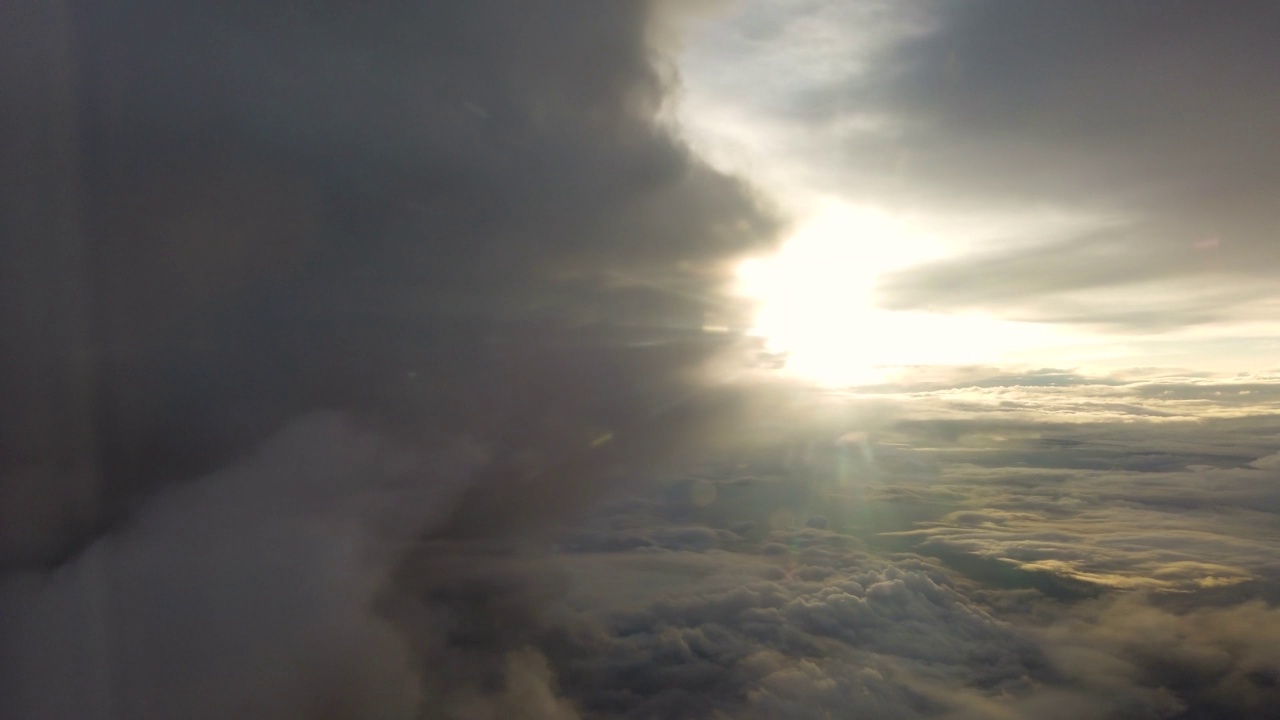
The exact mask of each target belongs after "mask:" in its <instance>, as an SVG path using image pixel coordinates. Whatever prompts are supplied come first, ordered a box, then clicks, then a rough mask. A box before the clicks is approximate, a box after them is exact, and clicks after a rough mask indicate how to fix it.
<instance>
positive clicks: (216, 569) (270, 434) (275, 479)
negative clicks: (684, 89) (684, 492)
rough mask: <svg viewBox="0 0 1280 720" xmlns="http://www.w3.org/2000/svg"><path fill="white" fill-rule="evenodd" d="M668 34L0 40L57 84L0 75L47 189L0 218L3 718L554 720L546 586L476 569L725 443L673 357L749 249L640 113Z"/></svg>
mask: <svg viewBox="0 0 1280 720" xmlns="http://www.w3.org/2000/svg"><path fill="white" fill-rule="evenodd" d="M679 12H683V11H679ZM679 12H677V11H676V9H674V8H673V7H671V6H668V5H666V4H663V3H649V2H641V3H634V2H603V3H601V2H576V1H562V0H547V1H546V2H536V3H521V4H518V5H515V6H512V5H510V4H504V3H490V2H481V3H474V2H444V3H425V4H424V3H418V2H399V1H397V0H391V1H390V2H379V3H375V4H373V5H370V6H367V7H366V6H362V7H360V8H352V7H347V6H346V5H345V4H342V3H332V2H321V3H295V2H286V3H272V4H270V5H261V6H258V5H244V4H227V3H218V2H195V3H184V4H181V5H173V4H169V3H159V2H149V1H145V0H144V1H143V2H107V3H73V4H72V5H71V7H70V8H69V12H68V13H67V14H63V15H59V14H58V13H57V12H54V11H53V10H50V11H49V12H48V14H47V16H41V17H39V18H37V20H35V21H30V22H27V20H25V19H24V22H23V24H21V25H16V26H13V27H14V28H16V30H13V31H12V32H13V33H15V34H21V32H20V31H26V30H30V31H31V32H32V33H34V35H32V36H31V37H27V36H26V35H24V36H23V37H22V38H21V39H20V40H19V39H18V38H16V35H15V38H13V40H14V43H8V42H6V43H5V45H6V46H7V47H8V46H13V47H16V48H23V49H25V50H24V51H23V52H27V51H29V52H30V54H31V55H32V57H36V58H46V59H49V60H50V61H51V62H57V63H62V65H59V66H58V67H59V69H60V70H63V71H65V72H64V73H63V75H61V76H57V77H46V74H45V72H44V69H43V68H41V67H40V65H41V63H39V62H34V61H32V60H31V57H27V56H26V55H23V53H22V52H18V53H15V57H17V56H21V57H17V59H18V60H20V61H21V62H17V64H16V65H15V67H16V68H18V69H19V70H20V71H21V72H23V73H26V74H25V75H19V76H18V77H17V79H16V80H15V81H14V83H13V87H15V88H18V89H20V90H22V93H23V94H21V95H20V96H18V95H15V98H18V99H20V100H21V101H22V102H23V103H26V104H27V105H30V108H31V112H30V113H29V115H30V117H26V116H24V117H21V118H19V120H21V122H15V123H14V124H13V125H12V126H10V125H6V126H5V133H6V135H5V141H6V148H8V147H10V146H12V147H14V148H21V149H22V152H21V153H17V154H18V155H19V156H20V158H21V160H22V161H23V163H24V164H23V165H22V166H21V167H22V168H23V169H25V170H30V171H31V172H32V173H36V174H35V175H33V176H32V178H33V179H30V183H33V184H35V185H36V186H40V187H45V189H46V190H48V189H49V188H50V187H54V188H55V189H56V192H52V191H50V192H49V193H48V196H47V197H40V198H36V199H35V201H36V202H38V203H44V204H42V205H40V206H39V211H38V212H37V211H30V212H27V213H26V214H25V215H24V214H22V213H10V212H9V209H10V207H11V206H15V205H17V204H18V203H14V202H10V198H9V196H8V192H9V188H8V186H7V185H6V197H5V205H4V208H5V213H6V215H5V220H6V222H7V221H8V218H9V216H10V215H11V214H12V215H13V216H14V217H16V218H18V219H19V220H24V221H27V223H28V224H27V225H23V224H21V223H17V224H16V225H15V226H14V227H13V228H12V229H13V230H14V235H15V237H19V238H25V239H28V241H26V242H23V243H21V244H19V245H17V246H16V249H12V250H10V249H9V248H6V250H7V251H11V252H12V253H13V254H12V255H6V258H7V259H9V260H14V262H11V263H10V262H7V263H5V265H6V283H4V285H5V287H6V293H8V294H7V295H6V297H7V298H9V299H16V301H15V302H6V303H5V317H4V319H3V320H4V322H3V330H4V335H3V337H4V340H5V347H4V350H5V352H4V353H2V354H3V356H4V357H5V362H6V365H5V368H4V373H3V376H4V382H5V393H4V394H6V396H8V395H9V394H10V393H9V392H8V391H9V390H10V389H12V390H13V391H14V393H13V394H14V396H15V397H19V398H20V399H21V400H22V402H20V403H17V404H16V405H14V406H8V405H7V406H6V413H5V418H4V419H5V424H4V427H5V430H6V437H5V442H4V444H3V446H4V449H3V456H0V460H2V461H3V464H2V465H0V478H3V483H4V485H3V489H4V491H5V492H4V494H5V496H6V499H7V500H6V502H5V503H4V513H3V515H4V518H3V522H2V523H0V527H2V528H3V532H2V534H0V537H2V539H3V542H2V543H0V563H2V565H0V570H3V572H4V573H5V575H4V580H3V583H4V585H3V590H2V595H3V596H2V597H0V601H2V602H3V606H4V607H3V612H0V614H2V615H3V616H4V618H5V619H4V636H5V642H3V643H0V645H3V647H4V650H3V660H4V672H3V677H4V681H3V682H4V685H3V687H2V688H0V690H3V696H2V697H0V714H3V715H4V716H5V717H15V718H20V717H52V716H57V717H63V716H66V717H85V718H92V717H102V718H117V717H120V718H123V717H130V718H135V717H136V718H147V717H154V718H172V717H209V718H215V717H217V718H223V717H274V718H282V717H385V718H400V717H403V718H409V717H419V716H421V715H422V714H423V713H424V712H425V713H427V714H429V715H430V716H433V717H434V716H440V717H449V718H489V717H528V718H569V717H573V716H574V715H575V713H576V710H575V709H574V707H573V706H572V704H571V703H568V702H564V701H562V700H561V699H560V695H559V694H558V692H557V690H556V679H555V674H556V673H555V669H554V668H552V667H551V666H550V665H549V664H548V660H547V659H546V657H545V656H544V655H543V654H542V653H541V652H539V651H537V650H536V649H530V648H529V647H528V646H529V641H528V639H529V638H531V637H532V636H533V633H534V632H535V631H536V630H537V628H538V626H539V623H540V622H542V621H541V620H540V617H541V614H540V613H541V608H542V605H544V604H545V603H544V602H542V601H541V600H540V599H539V598H540V597H541V594H540V593H539V592H535V591H536V590H538V589H539V588H542V587H544V584H545V585H546V586H550V585H553V583H552V582H551V581H552V578H549V577H547V578H539V581H538V582H532V581H530V582H525V581H523V580H521V578H522V577H523V576H520V575H518V574H516V573H515V571H514V570H510V569H509V567H524V565H522V564H521V563H520V562H516V561H514V560H513V561H511V562H510V563H506V561H505V560H503V559H502V558H505V557H506V555H504V554H503V553H507V554H508V555H509V554H510V551H511V547H512V546H518V547H521V548H522V551H523V552H525V553H528V554H536V552H537V550H538V548H543V547H544V546H545V544H546V542H549V538H548V537H547V535H548V533H549V532H550V531H551V529H553V528H554V527H555V526H556V525H557V523H560V522H562V521H564V520H566V519H567V518H570V517H572V516H573V515H574V514H575V513H576V512H578V511H580V510H582V509H583V508H584V507H585V506H587V505H588V504H589V503H590V502H591V501H592V500H593V499H595V498H596V496H597V494H598V493H600V492H604V491H608V490H611V489H613V488H615V487H617V486H618V485H626V484H632V483H637V482H640V481H644V480H646V479H647V475H646V474H645V472H644V471H645V470H646V469H651V468H652V467H653V466H657V465H661V464H662V463H667V462H675V461H676V458H678V457H680V456H681V454H682V453H683V452H684V451H686V450H687V448H689V447H691V446H698V447H701V446H707V445H712V446H714V445H716V444H717V443H718V441H720V440H722V439H725V438H726V437H727V438H732V436H733V433H734V432H735V431H734V428H735V427H736V426H737V422H738V421H740V420H744V419H746V418H748V417H750V416H752V414H753V413H754V412H756V410H755V409H754V405H752V402H751V401H750V399H748V398H746V397H745V396H744V394H743V393H741V392H739V389H738V388H736V387H734V386H733V385H732V383H730V382H729V380H730V379H731V378H732V376H733V375H734V374H735V373H738V372H740V371H741V370H742V369H743V365H744V363H743V362H742V360H743V357H744V356H745V355H746V353H747V348H746V347H745V343H744V342H743V341H741V340H740V339H739V338H738V337H737V336H735V335H733V334H732V333H726V334H712V333H707V332H703V329H702V328H703V325H704V324H706V323H711V324H715V325H727V324H734V323H735V322H737V321H738V320H739V319H740V318H739V317H738V314H739V313H740V312H741V308H739V307H737V305H736V304H735V303H733V302H731V301H730V300H728V299H727V297H726V294H725V293H724V290H725V285H726V282H727V281H728V280H729V279H730V277H731V275H730V273H729V272H728V271H729V269H730V267H731V261H732V260H733V259H734V258H735V256H737V255H738V254H740V253H742V252H745V251H746V250H748V249H749V248H752V247H758V246H759V245H760V244H761V243H765V242H768V241H769V239H770V237H771V234H772V232H773V228H774V219H773V217H772V215H771V214H770V213H769V212H768V211H767V209H766V208H763V207H762V204H761V202H760V201H759V199H758V198H757V197H756V196H755V194H754V193H753V191H752V190H751V189H750V188H749V187H748V186H747V185H746V184H745V183H744V182H743V181H742V180H740V179H738V178H735V177H732V176H729V175H726V174H724V173H721V172H719V171H717V170H714V169H712V168H711V167H710V166H709V165H707V164H706V163H704V162H703V161H702V160H701V159H699V158H698V157H697V156H695V155H694V154H693V153H692V152H690V150H689V149H688V148H687V147H686V146H685V145H684V142H683V141H682V140H681V139H680V137H679V136H678V134H677V132H676V128H675V124H674V122H672V120H671V119H670V116H671V114H670V103H671V102H673V100H674V95H675V93H674V90H675V86H676V80H677V78H676V77H675V75H674V72H673V70H672V68H671V66H670V50H671V48H670V47H669V46H668V42H669V41H670V36H671V31H672V30H673V28H674V27H675V25H676V24H677V23H678V22H680V16H679ZM6 17H7V15H6ZM5 26H6V27H7V28H8V27H9V26H8V25H7V24H6V25H5ZM6 37H8V35H6ZM46 45H47V47H46ZM5 58H6V62H7V61H8V59H10V56H9V55H6V56H5ZM7 68H8V66H7V65H6V69H7ZM51 75H57V73H52V74H51ZM26 80H32V82H25V81H26ZM59 82H60V83H61V84H60V85H59V84H58V83H59ZM7 87H8V86H7ZM14 107H15V108H17V109H19V110H21V109H23V108H25V107H26V105H22V104H18V103H15V104H14ZM18 114H21V113H18ZM46 115H47V116H48V117H46ZM50 118H52V120H56V121H57V122H56V123H53V122H52V121H51V122H49V123H45V122H44V121H45V120H48V119H50ZM42 126H47V127H49V128H53V129H54V130H57V131H59V132H61V131H63V130H66V132H65V133H64V135H65V136H64V135H57V134H56V133H54V135H48V134H42V131H43V128H42ZM50 132H52V130H51V131H50ZM24 133H25V134H24ZM11 136H12V137H11ZM10 140H12V142H10ZM59 143H61V144H59ZM23 153H26V154H23ZM68 156H69V157H70V159H69V160H68ZM55 160H56V161H58V162H64V161H65V162H64V164H66V165H68V166H69V167H71V169H70V170H68V172H67V173H66V174H65V176H64V175H56V174H54V173H53V171H52V170H48V167H51V166H49V162H51V161H55ZM58 167H59V168H61V166H60V165H59V166H58ZM62 169H66V168H62ZM46 170H47V172H46ZM37 171H40V172H44V174H40V172H37ZM18 175H20V173H13V174H10V175H6V179H7V180H9V179H15V178H18ZM18 179H20V180H22V182H23V183H27V182H28V179H27V178H18ZM42 183H43V185H42ZM64 195H65V196H66V197H64ZM15 197H18V198H19V199H21V198H25V197H27V196H26V195H21V194H20V195H17V196H15ZM51 198H52V199H51ZM56 199H60V200H61V201H62V204H61V205H58V204H57V203H56V202H54V200H56ZM45 215H48V216H50V217H65V218H66V221H65V222H66V224H67V225H68V227H67V228H62V229H60V230H59V232H61V233H62V234H60V235H57V236H56V237H52V238H51V237H50V231H48V228H46V227H44V226H40V225H39V223H37V222H36V221H37V220H40V219H41V218H43V217H44V216H45ZM73 219H74V222H73ZM71 225H75V227H70V226H71ZM28 226H30V227H28ZM6 227H9V225H6ZM28 229H30V230H31V232H26V231H27V230H28ZM55 229H58V228H55ZM37 231H39V232H37ZM52 240H56V241H57V243H54V244H52V245H49V244H47V242H46V241H52ZM9 267H13V268H19V269H21V270H20V271H14V272H10V271H9V270H8V268H9ZM10 279H12V280H13V283H9V282H8V280H10ZM49 282H54V283H55V285H54V287H55V289H56V288H57V287H60V286H58V285H57V283H62V282H66V283H68V284H69V285H73V286H74V290H75V292H74V293H61V292H53V291H50V290H48V289H46V288H45V285H46V284H47V283H49ZM50 318H55V319H59V320H58V321H57V322H54V321H49V319H50ZM61 320H65V321H66V324H67V325H68V327H71V328H72V329H73V330H75V332H71V331H70V330H68V331H67V332H66V333H65V334H66V335H67V336H68V337H63V336H62V334H61V333H62V330H61V328H62V325H63V323H62V322H61ZM41 328H44V329H43V330H41ZM76 332H79V333H80V335H79V336H75V333H76ZM71 336H75V337H71ZM73 340H75V341H76V342H72V341H73ZM33 348H34V349H33ZM50 358H52V359H53V360H56V361H57V362H46V361H47V360H49V359H50ZM77 383H79V384H77ZM27 385H32V386H33V387H34V388H35V390H34V391H29V390H21V391H20V389H21V388H24V387H26V386H27ZM317 412H321V413H327V414H321V415H316V413H317ZM31 418H36V419H38V420H39V422H33V423H32V424H33V426H34V429H23V430H22V431H21V432H20V433H18V434H17V437H18V438H19V439H20V440H21V442H11V438H10V437H9V435H8V434H7V433H8V431H9V429H10V428H24V426H25V425H26V424H28V420H29V419H31ZM317 418H319V419H317ZM46 421H47V422H46ZM28 440H30V442H27V441H28ZM77 471H83V476H76V475H74V472H77ZM11 500H12V501H11ZM655 537H656V538H657V540H658V541H659V542H662V543H666V544H669V545H681V546H695V547H696V546H699V545H700V543H701V544H705V543H704V540H702V539H701V534H700V532H699V531H696V530H695V531H689V530H671V531H663V532H658V533H657V534H656V536H655ZM495 557H496V558H498V559H494V558H495ZM469 558H476V559H475V561H474V563H471V564H470V565H474V567H471V566H470V565H469V564H468V562H467V560H468V559H469ZM504 563H505V564H504ZM415 568H428V569H429V571H430V572H431V573H434V574H432V575H430V576H429V578H428V580H423V581H421V582H415V580H416V578H414V576H413V569H415ZM513 587H514V588H533V590H535V591H531V592H530V593H524V592H523V591H521V592H517V591H516V590H512V589H511V588H513ZM504 598H508V600H507V601H504V600H503V599H504ZM501 617H506V618H508V620H507V621H505V622H507V623H508V624H505V625H501V626H500V627H501V628H503V629H502V630H500V631H496V632H495V631H493V628H494V627H498V626H496V625H495V623H497V622H498V618H501Z"/></svg>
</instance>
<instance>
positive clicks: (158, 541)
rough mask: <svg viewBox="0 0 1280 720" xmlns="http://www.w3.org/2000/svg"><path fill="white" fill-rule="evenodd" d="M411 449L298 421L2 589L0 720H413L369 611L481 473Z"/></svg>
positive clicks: (330, 423)
mask: <svg viewBox="0 0 1280 720" xmlns="http://www.w3.org/2000/svg"><path fill="white" fill-rule="evenodd" d="M426 444H427V445H428V446H429V450H428V451H426V452H423V451H422V450H421V449H419V448H417V447H409V446H405V445H402V444H397V443H393V442H390V441H388V440H387V439H386V438H384V437H382V436H380V435H378V434H377V433H372V432H369V431H367V430H361V429H360V428H359V427H358V426H356V425H354V424H353V423H352V422H350V421H349V420H348V419H345V418H342V417H340V416H337V415H334V414H322V415H317V416H312V417H308V418H304V419H300V420H298V421H297V422H295V423H293V424H291V425H290V426H289V427H287V428H285V429H284V430H282V431H281V432H280V433H279V434H278V435H277V436H276V437H275V438H273V439H272V440H271V441H270V442H269V443H268V444H267V445H266V446H264V447H263V448H262V449H261V450H260V451H259V452H258V453H256V454H255V455H254V457H252V458H251V459H248V460H246V461H244V462H242V463H239V464H238V465H236V466H233V467H230V468H227V469H225V470H223V471H220V472H218V473H216V474H214V475H211V476H209V477H206V478H202V479H200V480H199V481H197V482H193V483H188V484H181V485H175V486H172V487H169V488H166V489H165V490H163V491H161V492H159V493H158V494H157V495H155V496H154V497H153V498H151V499H150V500H149V502H148V503H147V504H146V505H145V506H143V507H142V508H141V509H140V510H139V511H138V513H137V516H136V517H135V519H134V521H133V523H131V524H130V526H129V527H127V528H125V529H123V530H121V531H120V532H118V533H115V534H112V535H108V536H105V537H102V538H100V539H98V540H97V541H96V542H94V543H93V544H91V545H90V546H89V547H87V548H86V549H85V550H84V551H83V552H82V553H80V554H79V555H78V556H77V557H76V558H75V559H74V560H73V561H71V562H68V563H67V564H65V565H63V566H62V567H59V568H58V569H57V570H55V571H53V572H51V573H49V574H36V573H27V574H18V575H10V576H8V577H6V578H5V580H4V584H3V586H0V604H2V605H3V608H4V612H3V623H4V636H5V638H6V642H5V643H4V648H3V650H2V651H0V654H2V657H3V664H4V667H5V668H6V672H5V685H4V687H3V693H0V708H2V709H3V714H4V715H5V716H6V717H13V718H28V717H29V718H36V717H81V718H116V717H133V718H172V717H190V718H226V717H233V716H234V717H249V718H268V717H270V718H291V717H317V716H319V717H346V716H360V717H385V718H409V717H415V716H416V715H415V713H416V712H417V708H418V706H419V704H420V703H421V686H420V683H419V680H418V677H419V671H418V669H417V667H416V666H415V664H414V662H413V659H412V655H411V652H410V651H411V648H410V647H409V646H407V645H406V644H405V641H404V638H403V637H402V636H401V635H400V634H399V633H397V632H395V630H394V629H393V627H392V626H391V625H390V624H388V623H387V622H386V621H385V620H384V619H383V618H382V617H380V616H379V615H378V613H377V612H376V609H375V607H374V601H375V600H376V599H377V597H378V595H379V594H380V593H382V592H384V591H385V589H386V588H387V586H388V584H389V583H390V581H391V579H392V576H393V573H394V571H395V569H396V566H397V563H398V562H399V559H400V557H401V556H402V554H403V552H404V549H405V548H406V547H408V546H410V545H411V544H412V542H413V541H414V539H415V538H416V536H417V533H418V532H419V531H420V528H421V527H422V526H423V525H429V524H432V523H439V522H441V521H442V520H443V519H444V518H445V517H447V514H448V512H449V510H450V509H451V508H452V506H453V504H454V503H455V502H456V500H457V497H458V495H459V494H460V493H461V492H462V490H463V489H464V488H465V487H466V485H467V483H468V482H469V477H470V476H471V474H472V473H473V472H474V471H475V469H476V468H477V467H478V466H479V465H480V464H481V463H482V462H483V461H484V457H483V454H482V453H481V452H480V451H479V450H478V449H477V448H476V447H474V445H472V444H470V443H467V442H465V441H462V440H460V439H450V438H440V439H438V440H437V441H436V442H431V443H426ZM326 713H327V714H326Z"/></svg>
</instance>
